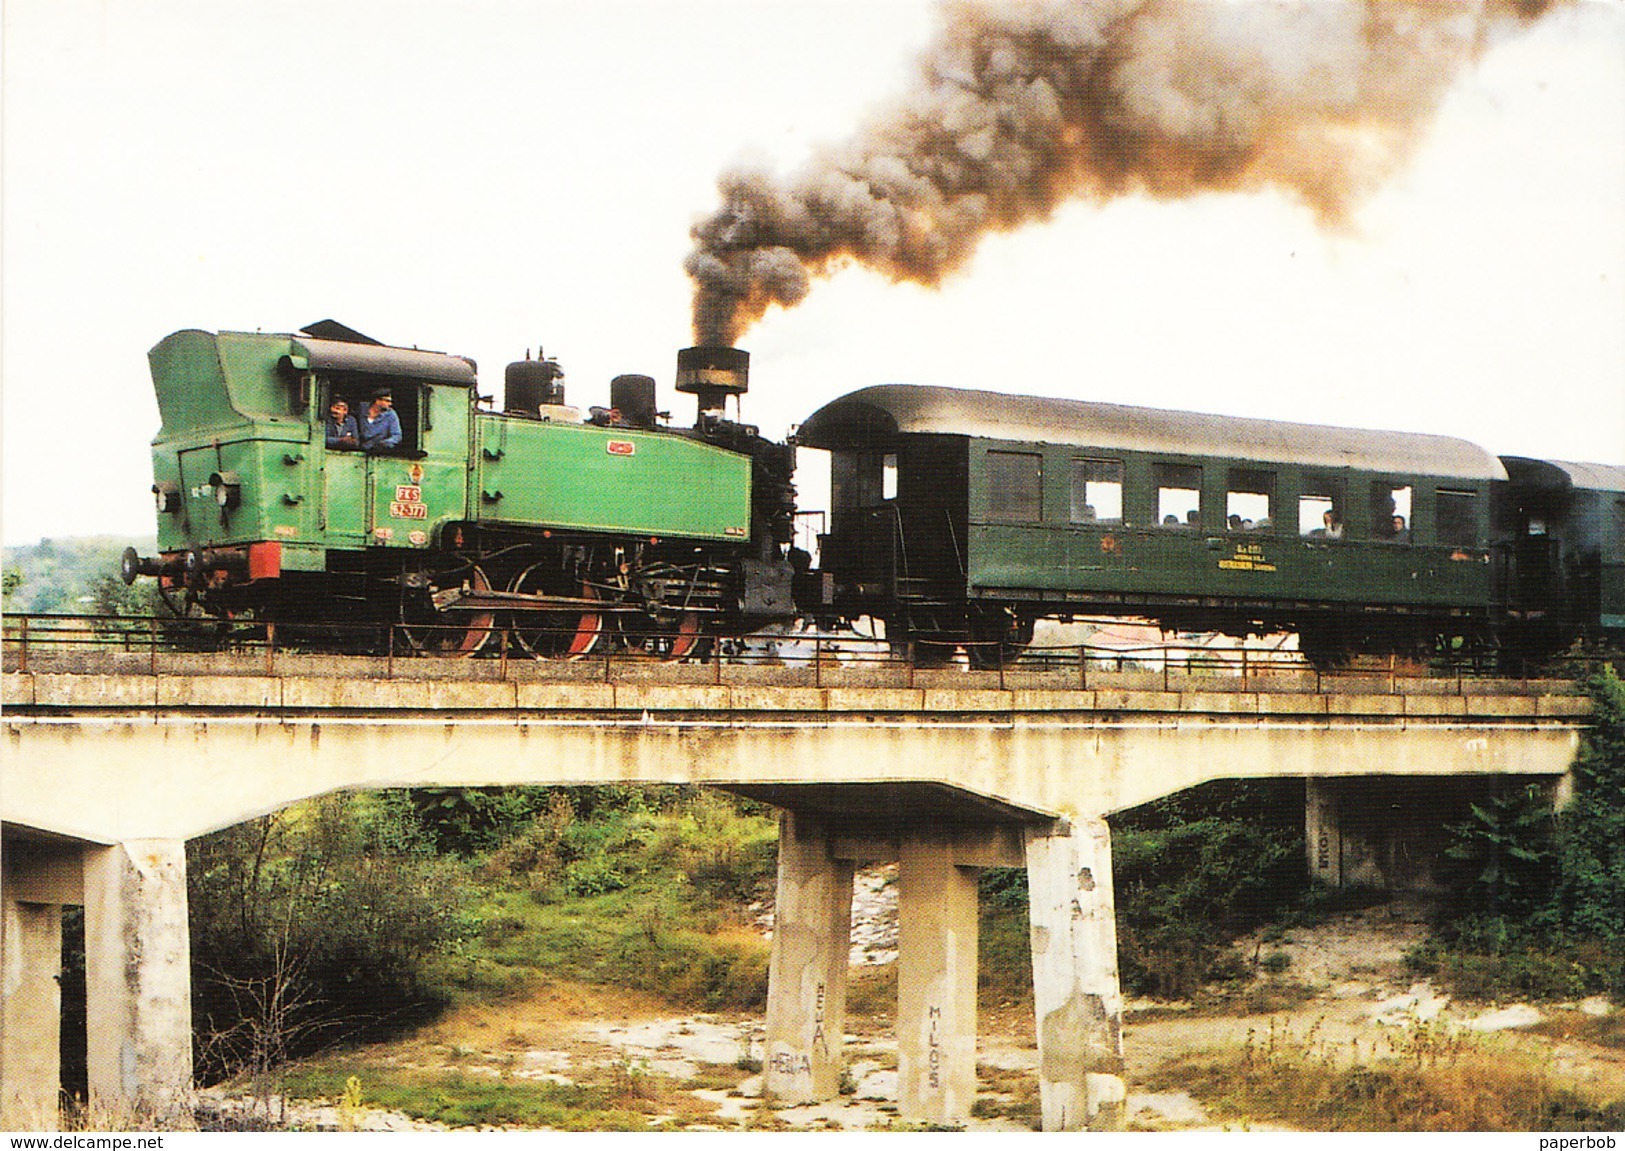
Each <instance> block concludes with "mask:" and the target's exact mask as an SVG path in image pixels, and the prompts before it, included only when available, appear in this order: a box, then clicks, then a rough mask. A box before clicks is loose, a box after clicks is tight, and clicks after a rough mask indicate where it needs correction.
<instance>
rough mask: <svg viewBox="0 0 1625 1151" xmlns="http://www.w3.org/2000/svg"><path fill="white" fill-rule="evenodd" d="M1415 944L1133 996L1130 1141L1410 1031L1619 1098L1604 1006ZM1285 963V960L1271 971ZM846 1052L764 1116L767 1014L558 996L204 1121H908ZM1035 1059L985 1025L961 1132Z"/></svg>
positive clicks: (867, 1031)
mask: <svg viewBox="0 0 1625 1151" xmlns="http://www.w3.org/2000/svg"><path fill="white" fill-rule="evenodd" d="M1424 933H1425V928H1424V925H1423V923H1422V922H1421V920H1420V917H1419V916H1417V915H1414V914H1410V915H1408V914H1406V913H1404V912H1403V911H1395V910H1394V909H1391V908H1378V909H1372V910H1367V911H1363V912H1357V913H1351V914H1348V915H1344V916H1341V917H1338V918H1336V919H1333V920H1331V921H1329V922H1328V923H1326V924H1324V925H1321V926H1317V927H1314V928H1302V929H1294V930H1292V931H1290V932H1289V933H1287V934H1286V935H1285V936H1284V937H1282V936H1279V935H1277V936H1275V937H1272V938H1271V939H1270V940H1269V941H1268V942H1265V940H1264V939H1263V938H1262V937H1258V938H1255V939H1253V940H1250V941H1246V943H1245V944H1244V946H1245V947H1246V948H1247V949H1248V952H1249V954H1250V955H1252V956H1254V957H1255V958H1256V959H1257V960H1258V961H1259V963H1258V966H1259V969H1260V970H1261V971H1262V970H1264V969H1266V968H1273V969H1275V974H1273V975H1267V976H1260V978H1258V979H1257V980H1255V981H1254V982H1253V983H1252V984H1251V985H1250V986H1248V987H1245V988H1240V989H1238V990H1237V991H1236V993H1235V994H1234V995H1233V996H1232V997H1231V998H1230V1000H1229V1001H1228V1002H1226V1003H1217V1004H1214V1003H1209V1004H1204V1005H1201V1006H1196V1005H1192V1004H1180V1003H1165V1002H1162V1003H1159V1002H1153V1001H1134V1002H1131V1003H1130V1004H1129V1010H1128V1012H1127V1015H1126V1027H1125V1038H1124V1047H1125V1051H1126V1054H1127V1079H1128V1083H1129V1099H1128V1105H1129V1126H1130V1128H1131V1129H1134V1130H1150V1131H1177V1130H1224V1129H1232V1130H1234V1129H1252V1130H1260V1129H1266V1128H1269V1127H1271V1126H1275V1124H1271V1123H1269V1122H1262V1121H1259V1120H1257V1119H1256V1118H1255V1117H1248V1116H1245V1115H1235V1114H1226V1113H1225V1111H1224V1108H1223V1104H1222V1103H1220V1104H1218V1105H1217V1106H1216V1105H1215V1103H1214V1101H1213V1100H1204V1099H1203V1098H1200V1097H1199V1092H1194V1093H1193V1092H1192V1091H1189V1090H1186V1089H1185V1088H1186V1087H1187V1086H1189V1084H1188V1083H1187V1082H1186V1081H1185V1080H1184V1079H1183V1078H1182V1077H1181V1075H1180V1073H1179V1070H1178V1069H1180V1068H1182V1067H1185V1066H1188V1065H1189V1063H1190V1061H1191V1060H1192V1059H1193V1058H1197V1059H1199V1058H1201V1057H1202V1055H1203V1053H1209V1054H1216V1055H1221V1056H1222V1055H1223V1054H1224V1053H1226V1052H1232V1053H1233V1052H1235V1051H1238V1050H1243V1049H1246V1050H1255V1051H1263V1050H1265V1049H1266V1048H1269V1049H1278V1048H1282V1047H1290V1046H1294V1045H1296V1047H1297V1048H1298V1049H1301V1050H1303V1051H1306V1052H1308V1051H1312V1052H1313V1053H1314V1056H1315V1058H1317V1059H1322V1060H1326V1061H1330V1062H1335V1063H1343V1064H1347V1063H1374V1062H1378V1061H1381V1060H1383V1059H1386V1058H1392V1057H1393V1056H1394V1055H1395V1054H1396V1053H1398V1052H1400V1051H1402V1050H1406V1049H1409V1048H1414V1046H1415V1044H1416V1043H1417V1040H1418V1036H1424V1037H1432V1039H1433V1040H1438V1039H1439V1038H1440V1037H1449V1042H1450V1043H1451V1044H1453V1045H1454V1047H1453V1049H1455V1050H1460V1049H1463V1048H1465V1047H1468V1046H1471V1047H1473V1048H1475V1049H1481V1050H1489V1051H1491V1052H1495V1053H1499V1054H1501V1055H1504V1056H1505V1058H1507V1059H1517V1060H1527V1061H1528V1062H1529V1063H1530V1065H1532V1066H1540V1067H1544V1068H1546V1069H1547V1070H1548V1073H1549V1075H1550V1076H1551V1078H1553V1079H1554V1080H1556V1081H1558V1082H1560V1083H1562V1084H1563V1085H1566V1086H1571V1087H1573V1088H1575V1089H1576V1090H1580V1091H1582V1092H1583V1093H1584V1094H1586V1095H1587V1096H1590V1097H1593V1098H1598V1099H1616V1098H1621V1097H1625V1052H1622V1051H1621V1050H1620V1049H1619V1048H1618V1047H1606V1046H1600V1045H1598V1044H1596V1043H1592V1042H1588V1041H1586V1039H1585V1038H1583V1037H1582V1038H1575V1037H1574V1036H1572V1035H1567V1034H1566V1032H1570V1031H1572V1032H1574V1033H1576V1034H1578V1035H1581V1036H1584V1035H1585V1034H1588V1031H1587V1027H1588V1021H1595V1020H1597V1019H1600V1018H1604V1017H1606V1016H1608V1015H1609V1014H1610V1013H1611V1012H1612V1011H1613V1010H1614V1009H1613V1008H1612V1007H1611V1006H1610V1005H1609V1004H1607V1003H1605V1002H1603V1001H1601V1000H1588V1001H1586V1002H1583V1003H1575V1004H1566V1005H1559V1006H1552V1005H1545V1006H1542V1007H1540V1008H1538V1009H1537V1008H1535V1007H1533V1006H1531V1005H1527V1004H1469V1003H1459V1002H1452V1001H1451V1000H1450V999H1449V998H1448V997H1447V996H1445V995H1443V994H1441V993H1440V992H1439V991H1438V990H1437V989H1436V988H1434V987H1433V986H1432V985H1430V984H1428V983H1427V982H1425V981H1418V980H1416V979H1414V978H1413V977H1411V976H1409V975H1408V974H1407V973H1406V971H1405V967H1404V963H1403V957H1404V954H1405V951H1406V950H1407V949H1408V948H1409V947H1410V946H1412V945H1413V944H1414V943H1416V942H1418V941H1419V940H1420V939H1421V938H1422V936H1423V934H1424ZM865 946H866V949H867V953H866V954H864V955H862V956H857V955H855V956H854V961H855V963H861V962H863V961H864V960H867V964H866V965H865V966H867V967H868V968H869V970H870V971H871V972H872V971H873V970H874V969H875V967H876V964H875V962H874V960H875V958H876V957H877V956H876V954H875V953H878V956H879V957H882V963H881V964H880V965H881V966H883V965H884V962H885V961H886V960H889V959H890V956H889V955H887V954H886V940H885V937H884V932H883V931H881V932H878V933H877V932H873V931H871V932H870V934H869V938H868V939H867V941H866V945H865ZM1275 954H1279V955H1282V956H1284V959H1282V958H1277V959H1273V960H1270V961H1269V962H1268V963H1265V962H1264V961H1265V958H1266V957H1267V956H1270V955H1275ZM862 970H863V968H861V967H860V968H859V972H860V973H861V971H862ZM858 977H859V978H861V977H862V975H861V974H859V975H858ZM846 1051H847V1062H848V1074H847V1077H846V1082H845V1083H844V1085H843V1094H842V1095H841V1096H840V1097H839V1098H837V1099H835V1100H831V1101H829V1102H826V1103H820V1104H816V1105H811V1106H801V1107H773V1106H767V1105H765V1104H764V1103H763V1101H762V1099H761V1075H760V1067H761V1059H762V1021H761V1019H760V1018H759V1017H739V1016H724V1015H703V1014H701V1015H687V1016H681V1017H674V1016H672V1015H671V1014H670V1013H669V1012H668V1011H663V1010H662V1007H661V1004H660V1003H659V1002H658V1001H656V1000H652V999H650V998H648V997H644V996H639V995H636V994H628V993H624V992H619V991H616V990H614V989H609V988H599V987H583V986H579V985H567V984H559V983H550V984H547V985H545V986H544V987H542V988H540V989H538V990H537V991H536V992H534V993H533V994H532V995H530V996H527V997H525V998H523V999H520V1000H517V1001H513V1002H509V1003H504V1004H487V1005H481V1006H478V1007H470V1008H465V1009H462V1010H459V1011H455V1012H453V1013H451V1014H450V1015H449V1016H447V1017H446V1018H445V1019H443V1020H441V1021H439V1022H438V1023H436V1024H434V1025H432V1026H430V1027H427V1028H425V1029H423V1030H422V1031H421V1032H419V1033H418V1034H416V1035H414V1036H412V1037H410V1038H409V1039H406V1040H404V1041H399V1042H396V1043H392V1044H388V1045H383V1046H379V1047H375V1048H369V1049H365V1050H363V1051H361V1052H356V1053H352V1055H351V1057H350V1058H349V1060H348V1061H349V1063H351V1064H354V1065H356V1066H357V1067H360V1068H364V1069H366V1070H362V1071H359V1072H358V1073H357V1074H356V1083H355V1084H354V1089H353V1090H352V1094H351V1097H350V1099H349V1100H348V1101H346V1100H344V1099H341V1098H338V1097H335V1098H329V1099H323V1100H299V1099H283V1098H282V1097H281V1095H280V1093H279V1092H277V1091H276V1089H275V1086H274V1084H272V1083H270V1082H269V1081H268V1082H267V1084H266V1085H264V1086H262V1087H261V1089H260V1090H259V1091H257V1092H256V1091H243V1090H240V1089H238V1090H230V1091H227V1090H218V1089H217V1090H211V1091H209V1092H206V1093H205V1098H204V1108H203V1112H204V1119H205V1122H207V1123H210V1124H211V1125H212V1124H214V1123H220V1124H224V1125H256V1124H257V1123H258V1122H260V1120H259V1119H256V1118H255V1117H256V1116H259V1117H263V1116H266V1115H269V1116H270V1118H271V1120H272V1121H273V1122H278V1121H280V1123H286V1124H287V1125H291V1126H296V1127H301V1128H306V1129H310V1128H316V1129H354V1130H408V1129H417V1130H424V1129H429V1130H437V1129H440V1130H443V1129H446V1124H444V1123H441V1122H434V1121H428V1120H425V1119H422V1118H411V1117H409V1116H408V1115H406V1114H404V1113H402V1112H400V1111H392V1110H389V1109H387V1108H381V1107H378V1106H376V1105H375V1104H374V1103H372V1102H370V1095H369V1089H370V1085H369V1080H372V1081H382V1080H384V1079H388V1078H390V1077H395V1076H400V1075H417V1076H421V1077H426V1079H425V1081H432V1079H433V1077H434V1076H435V1075H455V1076H457V1077H458V1082H461V1083H470V1082H476V1083H477V1082H489V1083H490V1084H492V1085H497V1084H514V1085H524V1084H532V1085H536V1084H553V1085H555V1086H556V1087H557V1088H559V1089H560V1090H567V1089H569V1088H571V1087H573V1086H576V1085H591V1086H593V1087H594V1088H605V1089H606V1090H611V1091H612V1093H613V1094H614V1096H615V1098H616V1099H618V1100H619V1102H618V1103H617V1104H616V1105H617V1106H623V1107H625V1108H626V1110H627V1114H628V1115H629V1116H631V1118H632V1119H634V1120H635V1124H634V1125H637V1126H648V1127H654V1128H661V1129H669V1130H718V1129H739V1128H759V1129H778V1130H783V1129H813V1130H816V1129H847V1130H851V1129H860V1130H863V1129H884V1128H888V1127H890V1128H906V1127H907V1126H908V1124H906V1123H905V1122H904V1121H903V1120H901V1119H900V1117H899V1116H898V1114H897V1106H896V1100H897V1045H896V1042H895V1040H894V1039H893V1038H892V1037H891V1035H890V1034H889V1023H888V1021H887V1020H885V1019H879V1018H877V1019H871V1018H865V1017H859V1018H855V1019H853V1020H851V1021H850V1023H849V1034H848V1037H847V1045H846ZM1037 1061H1038V1052H1037V1049H1036V1045H1035V1043H1034V1040H1033V1024H1032V1019H1031V1016H1030V1013H1029V1012H1028V1011H1027V1010H1026V1009H1023V1008H1020V1007H1017V1006H1009V1007H1004V1008H999V1009H995V1010H993V1011H990V1012H987V1013H985V1016H984V1019H983V1020H982V1035H981V1037H980V1043H979V1048H978V1079H979V1082H980V1088H981V1089H980V1093H979V1095H978V1099H977V1104H976V1107H975V1113H974V1115H973V1117H972V1118H971V1119H970V1121H969V1123H968V1124H967V1126H968V1128H969V1129H971V1130H993V1131H1009V1130H1032V1129H1033V1128H1034V1127H1035V1126H1036V1124H1037V1120H1038V1108H1037V1089H1036V1080H1037V1076H1036V1068H1037ZM459 1125H463V1124H461V1123H460V1124H459ZM476 1125H478V1124H476ZM507 1125H508V1124H504V1123H500V1122H492V1123H489V1124H485V1126H489V1127H493V1128H494V1127H502V1126H507Z"/></svg>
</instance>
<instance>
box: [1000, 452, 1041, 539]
mask: <svg viewBox="0 0 1625 1151" xmlns="http://www.w3.org/2000/svg"><path fill="white" fill-rule="evenodd" d="M987 518H988V519H990V520H1000V521H1003V522H1004V523H1037V522H1038V521H1039V520H1042V519H1043V518H1044V457H1043V456H1041V455H1039V454H1038V453H1037V452H988V453H987Z"/></svg>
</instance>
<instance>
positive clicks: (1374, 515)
mask: <svg viewBox="0 0 1625 1151" xmlns="http://www.w3.org/2000/svg"><path fill="white" fill-rule="evenodd" d="M1371 536H1372V538H1373V539H1379V540H1387V541H1388V542H1389V543H1396V544H1408V543H1410V542H1411V485H1410V484H1397V483H1394V482H1393V481H1392V480H1378V481H1376V482H1375V483H1373V484H1372V485H1371Z"/></svg>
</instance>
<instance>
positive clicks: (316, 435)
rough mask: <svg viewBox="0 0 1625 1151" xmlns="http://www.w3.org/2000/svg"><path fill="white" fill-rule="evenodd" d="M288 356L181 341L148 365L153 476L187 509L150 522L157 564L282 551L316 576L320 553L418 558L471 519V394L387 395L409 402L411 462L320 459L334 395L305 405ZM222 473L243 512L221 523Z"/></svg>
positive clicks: (424, 391) (447, 387)
mask: <svg viewBox="0 0 1625 1151" xmlns="http://www.w3.org/2000/svg"><path fill="white" fill-rule="evenodd" d="M293 347H294V346H293V343H292V342H291V340H290V338H289V337H287V336H267V335H259V334H253V333H235V332H227V333H219V334H214V333H209V332H196V331H186V332H177V333H175V334H174V335H172V336H170V337H168V338H167V339H165V340H163V341H162V342H160V343H159V344H158V345H157V347H155V348H154V349H153V350H152V352H151V353H150V354H149V361H150V363H151V366H152V373H153V384H154V387H155V389H156V391H157V394H158V400H159V408H160V410H161V412H162V414H163V419H164V427H163V430H162V431H160V433H159V435H158V437H157V439H155V440H154V442H153V474H154V476H155V478H156V479H157V480H158V481H159V482H165V483H174V484H176V485H177V486H178V487H179V488H180V490H181V509H180V510H179V511H178V512H177V513H176V514H172V515H160V516H159V517H158V519H159V523H158V545H159V548H160V550H165V551H175V550H179V549H181V548H186V547H195V546H211V545H224V544H238V543H247V542H254V541H258V540H277V541H279V542H281V543H283V544H284V545H285V550H284V563H285V566H289V567H294V568H299V567H311V568H319V567H320V566H322V563H323V562H325V560H324V558H323V557H324V550H323V549H325V548H327V547H335V548H357V547H363V546H392V547H426V546H428V545H429V543H430V542H431V541H432V540H433V538H434V533H435V531H436V529H437V528H438V527H439V526H441V525H442V524H444V523H446V522H448V521H450V520H454V519H462V518H464V517H465V516H466V515H467V511H468V502H469V501H468V448H469V419H470V400H471V397H470V394H469V390H468V388H467V387H464V386H458V385H454V384H430V383H426V382H424V383H411V382H397V383H396V384H395V386H396V388H397V389H401V388H410V389H412V392H411V396H410V402H411V404H412V405H413V410H414V411H415V412H417V417H416V418H415V420H414V422H413V425H412V426H413V427H414V428H415V429H416V447H417V449H418V450H417V451H416V452H414V453H412V458H407V457H406V456H367V455H364V454H362V453H359V452H353V451H351V452H340V451H328V450H327V448H326V446H325V443H324V440H323V435H322V429H323V420H324V418H325V415H326V408H327V399H328V395H327V391H328V389H327V388H325V387H323V388H320V389H318V390H317V391H316V393H315V394H314V395H310V394H307V393H308V388H307V387H306V386H305V385H303V384H302V383H301V381H300V380H299V379H298V378H297V377H296V376H292V375H290V374H288V373H287V372H285V371H283V370H282V369H281V362H282V361H283V359H284V358H285V357H288V356H289V355H290V353H291V352H292V351H293ZM346 386H347V387H348V389H349V390H350V391H364V390H366V388H367V387H368V386H369V385H368V384H367V383H366V381H365V377H362V378H360V379H355V378H352V379H350V381H349V383H348V384H347V385H346ZM399 398H400V397H398V399H399ZM228 471H229V472H235V473H237V474H238V475H239V476H240V477H241V481H242V487H241V491H242V499H241V503H240V506H238V507H237V508H234V509H230V510H227V511H222V510H221V508H220V507H219V505H218V503H216V502H215V496H214V491H213V489H212V487H210V486H209V477H210V476H211V475H212V474H214V473H216V472H228Z"/></svg>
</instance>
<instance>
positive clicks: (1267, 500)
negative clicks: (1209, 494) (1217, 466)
mask: <svg viewBox="0 0 1625 1151" xmlns="http://www.w3.org/2000/svg"><path fill="white" fill-rule="evenodd" d="M1274 506H1275V473H1274V472H1260V471H1253V470H1252V469H1250V468H1231V469H1230V482H1229V484H1228V485H1227V486H1226V490H1225V496H1224V518H1225V524H1226V526H1227V527H1229V529H1230V530H1231V531H1233V532H1265V531H1269V530H1270V529H1271V528H1272V527H1273V526H1274V524H1275V521H1274V520H1273V519H1272V518H1271V517H1272V515H1273V514H1274V513H1273V508H1274Z"/></svg>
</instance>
